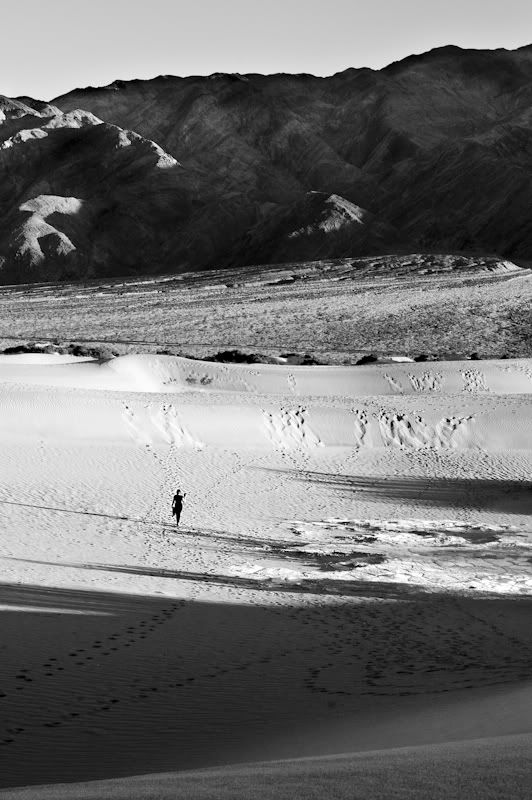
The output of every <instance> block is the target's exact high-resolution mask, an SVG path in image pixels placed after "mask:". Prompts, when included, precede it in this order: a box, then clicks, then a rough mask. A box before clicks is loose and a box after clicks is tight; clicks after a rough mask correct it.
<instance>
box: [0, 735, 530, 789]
mask: <svg viewBox="0 0 532 800" xmlns="http://www.w3.org/2000/svg"><path fill="white" fill-rule="evenodd" d="M531 744H532V741H531V737H530V735H522V736H507V737H502V738H499V739H481V740H471V741H468V742H458V743H455V742H451V743H448V744H445V745H429V746H424V747H423V746H421V747H409V748H402V749H399V750H381V751H378V752H373V753H368V754H365V753H364V754H356V755H354V754H350V755H348V756H336V757H333V758H315V759H312V760H303V759H302V760H299V761H285V762H275V761H274V762H270V763H267V764H250V765H247V766H243V767H231V768H225V769H210V770H204V771H197V772H188V773H187V772H185V773H181V774H177V775H176V774H162V775H146V776H140V777H136V778H131V779H125V780H115V781H102V782H100V781H98V782H94V783H85V784H70V785H62V786H58V785H54V786H38V787H30V788H28V789H21V790H16V789H15V790H13V791H11V792H10V791H7V792H6V793H5V795H4V796H5V798H6V800H36V798H38V799H39V800H78V799H79V798H83V800H101V798H104V797H105V798H108V799H109V800H114V799H116V800H174V799H175V798H182V799H183V800H185V798H186V800H219V798H222V799H224V800H225V798H231V800H248V798H249V797H254V798H257V800H274V799H275V798H278V797H291V798H295V800H308V798H312V800H321V798H323V797H331V798H335V800H390V798H392V797H393V798H402V799H403V800H426V798H427V797H431V798H434V800H459V799H460V798H463V797H469V798H474V800H499V798H501V797H505V798H506V797H512V800H528V797H529V796H530V767H531V758H530V746H531Z"/></svg>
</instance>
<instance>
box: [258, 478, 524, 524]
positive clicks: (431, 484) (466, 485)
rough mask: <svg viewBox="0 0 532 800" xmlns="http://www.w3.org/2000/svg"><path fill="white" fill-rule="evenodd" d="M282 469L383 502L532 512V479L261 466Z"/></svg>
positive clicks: (331, 487)
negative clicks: (378, 474)
mask: <svg viewBox="0 0 532 800" xmlns="http://www.w3.org/2000/svg"><path fill="white" fill-rule="evenodd" d="M256 469H261V470H263V471H267V472H282V473H284V474H286V476H287V477H288V478H290V479H291V480H294V481H302V482H305V483H315V484H319V485H321V486H323V487H324V488H328V489H333V490H335V491H341V492H345V493H346V494H354V495H359V496H360V497H361V498H363V499H368V500H377V501H379V502H390V503H397V501H400V502H401V501H404V502H412V501H414V502H415V503H417V504H418V505H426V506H436V507H438V508H445V507H449V508H451V507H456V505H458V504H459V505H460V507H461V508H474V509H482V510H483V511H504V512H505V513H509V514H512V513H515V514H532V482H531V481H515V480H513V481H510V480H498V479H497V480H495V479H480V478H479V479H477V478H475V479H468V478H421V477H420V478H417V477H407V478H397V477H395V476H393V477H373V476H367V475H344V474H341V473H328V472H310V471H309V472H299V471H298V470H279V469H271V468H268V467H257V468H256Z"/></svg>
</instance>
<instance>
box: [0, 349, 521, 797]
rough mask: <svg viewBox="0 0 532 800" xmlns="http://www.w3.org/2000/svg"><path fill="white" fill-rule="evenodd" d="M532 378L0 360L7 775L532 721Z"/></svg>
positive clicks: (277, 750)
mask: <svg viewBox="0 0 532 800" xmlns="http://www.w3.org/2000/svg"><path fill="white" fill-rule="evenodd" d="M22 361H23V362H24V360H22ZM29 362H33V363H29ZM48 362H50V358H49V357H48ZM530 372H531V364H530V361H527V360H515V361H501V362H480V363H478V364H476V365H474V367H473V365H472V364H471V362H463V363H460V362H453V363H445V364H443V363H442V364H440V363H439V364H437V365H432V364H431V365H427V364H390V365H386V366H377V367H367V368H332V367H331V368H304V367H300V368H298V367H288V368H287V367H276V366H262V365H261V366H256V365H253V366H248V367H243V366H229V365H219V364H210V363H209V364H208V363H202V362H196V361H187V360H186V359H178V358H172V357H162V356H161V357H139V356H128V357H124V358H118V359H115V360H113V361H110V362H107V363H103V364H99V363H97V362H80V363H58V362H57V361H52V362H51V363H44V362H43V363H38V362H37V361H36V359H34V358H32V359H30V360H26V361H25V363H21V361H20V359H17V360H15V361H14V362H11V361H10V362H8V361H7V359H4V360H2V362H1V363H0V381H1V382H0V440H1V444H2V447H1V448H0V524H1V528H2V536H1V538H0V548H1V551H0V554H1V560H0V564H1V566H2V584H1V585H0V628H1V643H2V659H1V665H0V710H1V726H2V727H1V729H0V757H2V759H3V760H4V766H3V768H2V773H1V781H2V785H3V787H8V786H22V785H25V784H32V783H34V784H42V783H60V782H64V781H80V780H82V781H83V780H90V779H95V778H107V777H109V778H111V777H119V776H127V775H133V774H140V773H160V772H175V770H182V769H196V768H202V767H206V766H214V765H224V764H235V763H241V762H247V761H264V760H265V759H279V758H295V757H299V756H312V757H318V756H321V755H324V754H334V753H342V752H343V753H346V752H356V751H362V750H382V749H383V748H394V747H398V746H403V745H412V746H414V745H415V746H418V745H422V744H429V743H437V742H448V741H453V740H460V739H461V740H470V739H478V738H481V737H501V736H508V735H514V734H528V733H530V731H531V718H530V713H529V708H530V702H529V700H530V675H531V673H530V664H531V663H532V633H531V629H530V624H529V620H530V592H531V589H532V581H531V578H530V569H529V566H530V557H531V552H530V548H531V547H532V539H531V532H530V519H531V511H532V508H531V500H532V492H531V481H530V475H531V472H532V469H531V468H532V440H531V439H530V430H531V426H530V416H531V413H532V411H531V405H530V385H532V382H531V381H530ZM436 373H437V379H436ZM177 485H179V486H181V488H183V489H184V490H185V491H187V493H188V496H187V503H186V506H185V511H184V515H183V526H182V528H181V530H180V531H179V533H178V532H177V531H176V530H175V526H174V525H173V523H172V518H171V516H170V513H169V507H170V500H171V496H172V494H173V492H174V490H175V488H176V486H177ZM490 747H491V745H490ZM493 747H495V748H496V751H497V753H498V754H499V755H498V756H497V758H498V759H499V763H500V764H501V774H508V773H509V771H510V769H511V768H512V767H511V762H510V761H508V758H509V756H508V753H509V748H508V747H506V745H505V743H504V742H501V743H500V747H499V745H498V744H494V745H493ZM468 748H469V749H468ZM479 748H480V749H478V748H477V746H476V745H475V746H473V745H471V746H469V745H468V746H467V748H466V749H463V750H460V753H463V754H464V758H465V759H466V760H467V759H469V761H468V763H470V764H471V772H470V774H471V780H472V781H474V780H476V778H475V777H474V776H475V774H476V770H477V766H475V765H476V764H479V763H485V761H486V756H485V753H487V752H488V751H487V750H484V749H482V747H481V746H479ZM447 752H448V751H443V750H441V751H440V750H439V751H435V754H434V759H435V760H436V762H438V763H440V766H441V770H442V771H443V772H441V774H442V775H443V774H444V773H445V771H446V770H447V773H450V771H451V767H449V764H450V763H451V762H453V759H458V758H461V756H460V755H458V751H456V752H455V753H454V755H452V756H449V758H448V757H447V755H445V753H447ZM449 752H450V751H449ZM453 752H454V751H453ZM489 752H490V753H491V752H492V751H489ZM493 752H495V751H493ZM483 753H484V755H483ZM357 758H358V757H357ZM390 758H391V759H392V758H395V756H393V757H392V756H390ZM398 758H399V756H398ZM405 758H406V762H405V764H406V766H405V769H406V773H405V774H407V775H408V774H409V772H408V770H409V769H410V768H411V764H414V763H418V762H417V761H416V759H418V755H415V754H414V755H413V756H412V759H413V760H409V759H410V756H405ZM419 758H421V759H422V760H423V759H425V758H427V759H428V758H429V756H428V755H426V754H425V755H419ZM432 758H433V755H430V759H432ZM490 758H491V756H490ZM376 759H377V761H376V762H375V763H377V767H375V769H376V773H375V772H372V770H373V767H372V766H371V763H373V762H371V763H370V761H366V762H364V764H363V765H362V766H361V767H360V770H361V773H360V774H362V773H363V774H367V775H380V774H385V773H386V770H387V769H388V766H386V765H387V764H391V763H394V762H393V760H390V761H389V760H388V757H386V760H385V762H382V761H381V760H379V757H376ZM449 759H450V760H449ZM356 763H359V762H356ZM401 763H402V762H401ZM423 763H425V762H423ZM453 763H454V762H453ZM353 764H355V762H353ZM382 764H384V766H382V770H384V771H385V773H381V772H379V770H381V765H382ZM505 764H506V766H505ZM409 765H410V766H409ZM351 768H353V769H355V770H356V769H358V767H356V764H355V766H353V767H351V766H350V767H349V770H350V769H351ZM265 769H266V772H268V770H270V769H271V770H273V771H274V773H275V770H276V769H277V767H271V768H269V767H268V768H265ZM282 769H284V768H282ZM287 769H288V772H290V770H292V767H289V768H288V767H287ZM293 769H295V770H296V772H297V770H298V769H299V767H297V766H295V767H294V768H293ZM312 769H314V767H312ZM312 769H311V773H312ZM316 769H319V770H320V771H322V766H321V765H318V767H316ZM342 769H343V767H342V768H341V769H340V770H339V773H338V775H337V777H338V780H339V783H338V784H337V785H338V786H339V787H340V789H339V791H340V790H341V791H343V789H341V787H342V786H343V785H344V783H342V781H344V778H343V777H341V774H340V773H341V772H342ZM346 769H347V767H346ZM398 769H399V767H398ZM438 769H440V767H438ZM323 770H325V773H327V770H328V768H325V767H323ZM325 773H324V774H325ZM447 773H445V774H447ZM264 774H266V773H264ZM353 774H354V773H353ZM356 774H359V773H356ZM386 774H388V773H386ZM349 775H351V772H349ZM285 777H286V776H285ZM279 779H280V780H285V778H283V777H282V776H281V777H280V778H279ZM286 779H287V780H288V778H286ZM147 780H148V782H149V779H147ZM166 780H167V779H163V778H162V779H160V780H159V779H157V784H158V785H159V784H160V786H164V783H165V781H166ZM168 780H170V782H171V783H172V786H173V780H174V779H173V778H169V779H168ZM179 780H180V779H179ZM224 780H225V778H224ZM227 780H228V781H229V783H228V784H227V786H228V787H231V786H233V784H231V782H230V781H231V780H232V779H230V778H227ZM235 780H237V783H238V781H239V780H240V778H238V779H237V778H235ZM242 780H247V778H245V777H244V778H243V779H242ZM357 780H358V779H357ZM361 780H362V779H361ZM368 780H370V779H369V778H368ZM372 780H373V779H372ZM405 780H406V778H405ZM140 785H141V787H142V786H144V785H145V782H144V781H140ZM420 786H421V787H423V786H424V784H420ZM515 786H516V794H515V796H516V797H519V796H520V795H519V794H518V792H519V791H521V789H520V788H519V784H518V783H515ZM234 787H236V788H234V791H235V792H236V794H235V795H234V796H238V791H241V789H239V788H238V786H236V784H235V785H234ZM207 789H208V787H207ZM207 789H205V791H207ZM35 791H37V792H38V791H40V790H35ZM43 791H44V790H43ZM50 791H52V790H50ZM58 791H63V790H58ZM65 791H66V790H65ZM73 791H74V790H73ZM79 791H81V792H84V791H85V789H83V790H79ZM95 791H99V790H95ZM105 791H107V788H106V789H105ZM109 791H111V792H112V791H115V789H114V788H112V787H111V788H110V789H109ZM116 791H117V792H120V791H122V789H121V788H120V787H118V788H117V789H116ZM124 791H126V790H124ZM132 791H133V792H136V791H137V789H136V788H133V789H132ZM139 791H140V792H141V793H140V794H139V795H138V796H140V797H142V796H143V795H142V791H144V789H143V788H141V789H139ZM156 791H158V789H157V790H156ZM161 791H163V789H161ZM164 791H167V790H166V789H164ZM171 791H173V789H171ZM176 791H178V789H176ZM183 791H184V792H185V796H186V792H187V791H188V789H184V790H183ZM208 791H210V789H209V790H208ZM227 791H228V792H229V793H230V792H231V791H233V789H232V788H228V789H227ZM242 791H244V790H242ZM371 791H372V790H371ZM419 791H420V792H421V791H422V788H420V789H419ZM494 791H495V790H494ZM368 792H370V790H369V789H368ZM31 796H32V795H31V794H29V795H28V797H31ZM45 796H46V794H43V797H45ZM57 796H58V797H59V796H61V795H60V794H58V795H57ZM66 796H68V795H66ZM87 796H91V795H90V794H89V795H87ZM110 796H113V795H112V794H111V795H110ZM116 796H120V794H117V795H116ZM132 796H136V795H135V794H134V793H133V794H132ZM146 796H150V795H149V794H148V795H146ZM161 796H164V794H163V795H161ZM176 796H179V795H176ZM191 796H194V795H191ZM198 796H201V795H198ZM205 796H209V795H208V794H206V795H205ZM264 796H267V795H264ZM338 796H342V795H341V794H339V795H338ZM367 796H369V797H371V796H372V795H371V793H368V794H367ZM374 796H376V797H377V796H379V795H378V794H376V795H374ZM441 796H442V797H445V796H453V795H452V794H451V795H445V794H442V795H441ZM493 796H497V795H496V794H495V795H493Z"/></svg>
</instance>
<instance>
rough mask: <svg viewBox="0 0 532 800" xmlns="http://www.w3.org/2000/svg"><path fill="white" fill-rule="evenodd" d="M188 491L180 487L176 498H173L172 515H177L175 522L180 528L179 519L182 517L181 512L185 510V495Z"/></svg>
mask: <svg viewBox="0 0 532 800" xmlns="http://www.w3.org/2000/svg"><path fill="white" fill-rule="evenodd" d="M186 496H187V493H186V492H185V493H184V494H183V492H182V491H181V489H178V490H177V492H176V493H175V495H174V499H173V500H172V515H173V516H174V517H175V524H176V526H177V527H178V528H179V520H180V519H181V512H182V511H183V503H184V502H185V497H186Z"/></svg>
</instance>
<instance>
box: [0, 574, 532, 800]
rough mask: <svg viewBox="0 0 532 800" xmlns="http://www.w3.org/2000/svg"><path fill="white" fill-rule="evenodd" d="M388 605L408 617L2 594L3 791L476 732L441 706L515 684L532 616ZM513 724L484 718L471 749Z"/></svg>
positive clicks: (445, 602) (479, 605) (361, 609)
mask: <svg viewBox="0 0 532 800" xmlns="http://www.w3.org/2000/svg"><path fill="white" fill-rule="evenodd" d="M87 568H93V569H100V568H103V569H107V568H105V567H100V566H98V565H92V567H91V566H90V565H88V567H87ZM116 569H124V571H128V572H131V573H133V574H135V575H137V574H151V573H150V571H147V570H139V569H135V568H131V569H128V568H127V567H124V568H120V567H118V568H116ZM157 574H160V572H158V573H157ZM164 576H165V577H174V578H175V579H176V580H202V581H206V582H212V581H213V580H214V581H216V580H218V581H219V582H220V583H223V584H224V585H230V584H229V582H230V580H231V579H229V578H226V577H224V576H199V575H195V574H194V573H181V572H175V573H172V572H168V573H164ZM238 585H246V584H241V583H239V584H238ZM253 588H256V586H253ZM264 588H265V589H267V587H266V586H265V587H264ZM388 588H389V590H390V592H389V594H388V595H383V594H381V592H382V591H383V589H384V587H382V586H380V587H377V589H376V592H375V597H379V598H381V597H383V596H387V599H389V600H393V599H395V598H396V597H397V598H399V597H400V598H401V599H403V600H406V601H407V602H403V603H395V602H382V601H381V602H370V601H368V602H363V603H347V602H342V601H341V600H340V599H339V598H338V599H337V600H336V601H335V602H332V603H328V604H326V605H325V606H319V605H316V604H310V605H306V606H304V605H296V604H288V603H287V604H286V605H279V604H278V603H277V604H274V605H268V604H266V603H265V604H264V605H259V604H256V605H252V604H249V603H245V604H241V605H240V604H235V603H228V602H213V603H209V602H195V601H194V602H192V601H184V600H182V599H179V597H178V596H177V597H176V596H175V595H174V596H158V597H153V596H140V595H126V594H121V593H119V592H102V591H89V590H86V589H85V590H73V589H65V588H61V589H56V588H41V587H38V586H30V585H27V586H13V585H5V584H4V585H0V640H1V641H2V642H3V652H2V662H1V664H0V709H1V716H0V754H1V755H2V757H3V768H2V773H1V776H0V785H1V786H3V787H6V786H16V785H23V784H24V785H26V784H31V783H46V782H65V781H74V780H88V779H96V778H103V777H108V776H114V777H117V776H121V775H129V774H138V773H147V772H160V771H168V770H175V769H178V770H182V769H193V768H195V767H201V766H212V765H217V764H226V763H236V762H239V761H240V762H242V761H253V760H257V759H259V758H262V759H274V758H289V757H297V756H304V755H313V754H316V753H322V754H325V753H334V752H348V751H355V750H366V749H377V748H380V747H384V746H388V747H393V746H404V745H407V744H416V743H420V742H422V741H425V740H426V735H427V730H429V731H431V732H432V735H433V736H435V737H436V738H435V740H438V738H439V739H440V740H445V739H447V740H450V739H453V738H460V736H462V731H463V726H464V725H465V724H468V725H469V726H470V728H471V720H470V719H469V718H468V712H467V711H464V712H463V713H462V712H461V711H460V708H461V707H462V705H463V694H464V693H463V692H462V694H461V695H460V696H459V697H458V698H457V700H456V702H455V706H457V707H458V711H457V712H454V711H453V714H451V715H448V719H445V714H446V713H447V711H446V709H448V706H449V698H450V697H451V695H450V694H444V693H448V692H453V691H455V690H457V689H465V688H466V687H473V686H491V685H493V684H501V683H508V682H512V681H517V680H520V679H521V678H522V675H523V671H526V669H527V664H528V663H529V659H530V651H531V647H532V639H531V633H530V626H529V625H528V623H527V624H525V625H524V626H522V635H520V636H517V637H516V635H515V631H513V632H512V631H511V630H506V624H505V623H504V621H503V623H501V616H505V618H506V617H508V619H510V620H514V622H513V623H512V624H513V625H514V628H515V614H516V613H517V614H518V615H519V614H520V615H521V616H522V618H523V620H524V619H525V618H526V620H528V619H529V614H530V603H529V602H528V603H527V602H526V601H524V600H520V601H517V602H516V601H515V600H512V601H505V600H502V599H500V598H499V599H497V600H483V599H472V598H469V599H467V598H466V599H462V600H459V599H458V598H456V597H452V596H449V595H444V594H436V593H435V594H432V595H430V596H426V595H423V596H420V597H416V596H415V595H414V596H413V595H412V594H408V593H406V594H405V591H404V588H405V587H399V586H395V587H388ZM176 589H177V587H176ZM367 590H368V587H367V585H366V586H365V587H364V591H365V592H367ZM265 600H266V598H265ZM51 608H53V609H54V613H47V612H49V610H50V609H51ZM73 610H75V611H77V612H80V613H78V614H75V615H73V614H69V613H67V612H69V611H73ZM61 611H63V612H65V613H61ZM510 627H511V626H510ZM527 659H528V661H527ZM332 666H334V669H332V670H331V667H332ZM527 674H528V673H527ZM465 694H466V695H467V693H465ZM404 695H410V696H404ZM424 695H427V697H423V696H424ZM390 701H393V702H392V706H391V707H390V706H389V702H390ZM394 703H395V704H397V703H400V704H401V706H400V713H397V707H396V706H394V705H393V704H394ZM394 708H395V709H396V710H394ZM442 709H443V716H442ZM519 709H521V710H522V713H523V715H525V716H526V722H527V724H529V715H528V710H527V708H525V704H524V703H523V702H522V701H520V703H519V707H518V712H519ZM409 710H411V711H412V714H413V716H412V719H413V722H412V724H410V723H409V722H408V719H409V717H408V713H409ZM420 710H422V712H423V714H426V715H428V722H427V726H424V725H420V723H419V711H420ZM461 713H462V717H461V718H460V714H461ZM346 715H347V716H346ZM349 715H350V716H349ZM486 720H487V722H486ZM504 720H505V717H504V715H503V719H502V722H499V720H498V716H497V715H493V714H492V715H491V716H490V714H487V715H486V714H484V715H483V716H482V715H480V716H479V723H478V726H477V728H478V729H477V728H475V727H474V726H473V731H472V733H470V734H469V735H479V736H480V735H492V733H493V731H492V728H493V729H494V730H495V729H496V730H497V731H500V729H501V727H502V728H504V724H505V722H504ZM491 722H493V725H492V728H490V725H491ZM512 724H514V723H513V722H512ZM486 726H487V727H486ZM468 730H469V729H468ZM434 732H436V733H434Z"/></svg>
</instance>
